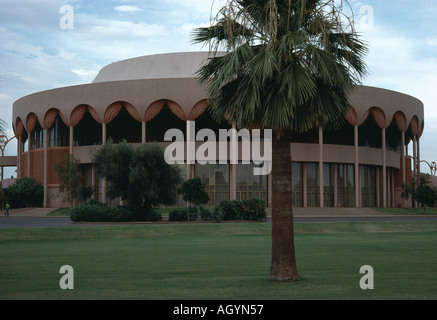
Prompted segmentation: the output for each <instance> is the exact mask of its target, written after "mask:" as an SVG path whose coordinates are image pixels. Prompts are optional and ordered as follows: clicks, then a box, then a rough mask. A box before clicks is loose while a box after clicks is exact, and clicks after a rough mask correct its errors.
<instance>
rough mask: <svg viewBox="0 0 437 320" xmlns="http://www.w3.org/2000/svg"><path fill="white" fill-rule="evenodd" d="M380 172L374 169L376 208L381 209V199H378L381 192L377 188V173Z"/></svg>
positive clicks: (378, 169)
mask: <svg viewBox="0 0 437 320" xmlns="http://www.w3.org/2000/svg"><path fill="white" fill-rule="evenodd" d="M380 170H381V169H380V168H379V167H377V168H376V172H375V176H376V179H375V183H376V190H375V192H376V206H377V207H378V208H380V207H381V197H380V193H381V190H380V188H379V171H380Z"/></svg>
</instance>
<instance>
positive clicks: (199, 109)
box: [190, 99, 209, 121]
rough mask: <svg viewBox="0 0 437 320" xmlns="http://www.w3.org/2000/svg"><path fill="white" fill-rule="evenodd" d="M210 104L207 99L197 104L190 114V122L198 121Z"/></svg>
mask: <svg viewBox="0 0 437 320" xmlns="http://www.w3.org/2000/svg"><path fill="white" fill-rule="evenodd" d="M208 106H209V102H208V100H207V99H203V100H200V101H199V102H197V103H196V104H195V105H194V107H193V108H192V109H191V112H190V120H191V121H193V120H195V119H197V118H198V117H199V116H200V115H202V114H203V113H204V112H205V110H206V109H207V108H208Z"/></svg>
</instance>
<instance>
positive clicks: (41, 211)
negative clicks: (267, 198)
mask: <svg viewBox="0 0 437 320" xmlns="http://www.w3.org/2000/svg"><path fill="white" fill-rule="evenodd" d="M54 210H56V208H23V209H11V210H10V216H13V217H35V218H36V217H46V216H47V215H48V214H49V213H50V212H52V211H54ZM270 212H271V210H268V209H267V214H268V215H269V216H270ZM293 214H294V217H296V218H299V217H384V216H393V215H392V214H388V213H384V212H380V211H376V210H373V209H370V208H294V209H293ZM3 215H4V211H3Z"/></svg>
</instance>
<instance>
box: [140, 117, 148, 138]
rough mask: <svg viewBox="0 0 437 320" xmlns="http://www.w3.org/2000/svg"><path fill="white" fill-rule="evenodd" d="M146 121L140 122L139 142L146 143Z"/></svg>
mask: <svg viewBox="0 0 437 320" xmlns="http://www.w3.org/2000/svg"><path fill="white" fill-rule="evenodd" d="M146 141H147V140H146V121H143V122H141V142H142V143H146Z"/></svg>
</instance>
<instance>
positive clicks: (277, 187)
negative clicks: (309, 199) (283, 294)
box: [270, 135, 298, 281]
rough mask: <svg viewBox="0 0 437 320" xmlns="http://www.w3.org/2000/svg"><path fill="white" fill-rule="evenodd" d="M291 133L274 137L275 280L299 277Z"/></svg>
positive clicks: (273, 226) (273, 217) (271, 275)
mask: <svg viewBox="0 0 437 320" xmlns="http://www.w3.org/2000/svg"><path fill="white" fill-rule="evenodd" d="M287 138H288V136H287V135H285V137H282V138H279V139H278V138H276V137H274V138H273V155H272V264H271V268H270V279H271V280H280V281H285V280H296V279H297V278H298V274H297V266H296V256H295V250H294V226H293V210H292V203H291V196H292V192H291V152H290V140H289V139H287Z"/></svg>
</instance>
